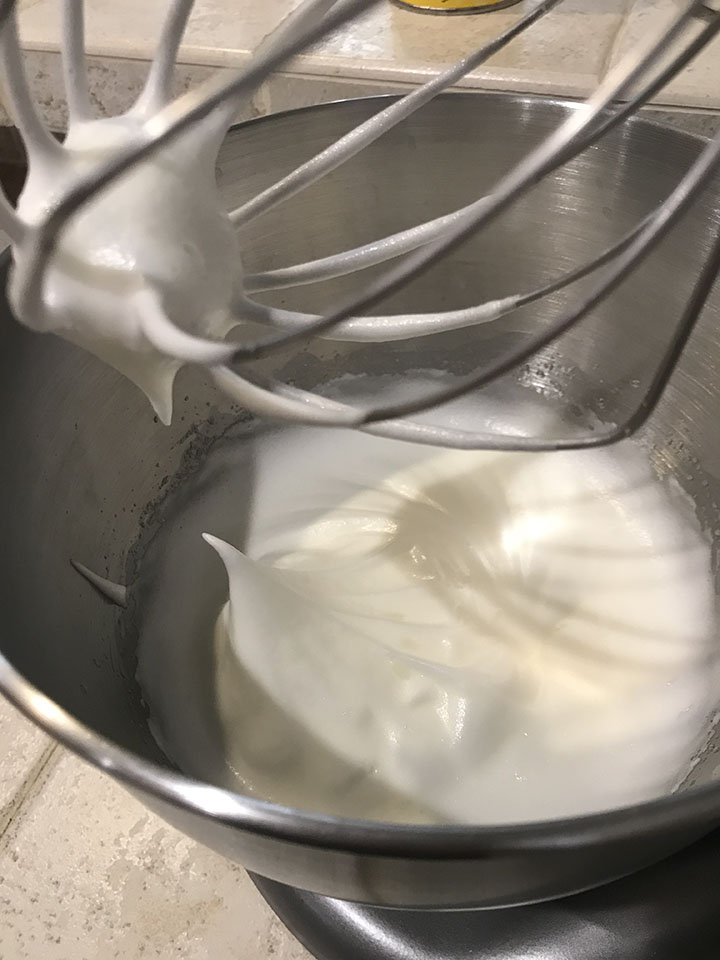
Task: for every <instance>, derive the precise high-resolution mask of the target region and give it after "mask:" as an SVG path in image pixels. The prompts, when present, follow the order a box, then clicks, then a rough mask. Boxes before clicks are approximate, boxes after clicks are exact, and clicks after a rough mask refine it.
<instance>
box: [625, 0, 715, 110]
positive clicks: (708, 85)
mask: <svg viewBox="0 0 720 960" xmlns="http://www.w3.org/2000/svg"><path fill="white" fill-rule="evenodd" d="M677 11H678V4H677V2H676V0H635V2H634V3H633V5H632V9H631V11H630V13H629V15H628V17H627V20H626V22H625V24H624V26H623V28H622V30H621V31H620V33H619V34H618V38H617V41H616V44H615V49H614V52H613V55H612V57H611V60H610V64H611V66H614V65H616V64H617V63H618V62H619V61H620V59H621V58H623V57H625V56H626V55H628V53H629V52H630V51H631V50H632V49H633V48H637V46H638V45H640V44H648V43H649V42H650V40H651V38H652V37H653V36H654V35H656V34H659V32H660V31H661V29H662V28H663V27H664V26H666V25H667V23H668V22H669V21H670V19H671V18H672V17H673V16H676V15H677ZM654 100H655V102H656V103H662V104H671V105H680V106H687V107H703V108H718V107H720V39H716V40H715V41H714V42H713V43H712V44H711V45H710V46H709V47H708V48H707V49H706V50H705V51H704V52H703V53H702V54H700V56H699V57H697V59H696V60H695V61H693V63H691V64H690V65H689V66H687V67H686V68H685V69H684V70H683V71H682V73H681V74H679V75H678V76H677V77H676V78H675V80H673V81H672V83H671V84H669V85H668V86H667V87H666V88H665V90H663V91H662V92H661V93H660V94H658V95H657V96H656V97H655V98H654Z"/></svg>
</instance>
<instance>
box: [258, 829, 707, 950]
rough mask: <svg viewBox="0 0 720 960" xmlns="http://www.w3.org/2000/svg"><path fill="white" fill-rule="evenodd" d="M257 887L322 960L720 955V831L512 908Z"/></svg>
mask: <svg viewBox="0 0 720 960" xmlns="http://www.w3.org/2000/svg"><path fill="white" fill-rule="evenodd" d="M253 880H254V882H255V884H256V886H257V887H258V889H259V890H260V892H261V893H262V895H263V897H264V898H265V899H266V900H267V902H268V903H269V904H270V906H271V907H272V909H273V910H274V911H275V912H276V913H277V915H278V916H279V917H280V919H281V920H282V921H283V922H284V923H285V924H286V926H287V927H288V928H289V929H290V930H291V931H292V932H293V933H294V934H295V936H296V937H297V938H298V939H299V940H300V941H301V942H302V943H303V944H304V945H305V946H306V947H307V949H308V950H309V951H310V953H312V954H313V955H314V956H315V957H317V958H318V960H718V957H720V831H718V832H716V833H713V834H712V835H711V836H710V837H707V838H705V839H704V840H702V841H700V842H699V843H696V844H694V845H693V846H692V847H689V848H688V849H687V850H684V851H683V852H682V853H679V854H677V855H675V856H674V857H671V858H670V859H668V860H665V861H664V862H663V863H661V864H658V865H657V866H654V867H651V868H649V869H647V870H644V871H642V872H641V873H638V874H635V875H634V876H632V877H627V878H626V879H624V880H618V881H617V882H615V883H612V884H609V885H608V886H605V887H601V888H599V889H597V890H592V891H590V892H588V893H583V894H580V895H578V896H575V897H569V898H567V899H565V900H556V901H553V902H551V903H544V904H538V905H536V906H530V907H516V908H513V909H509V910H474V911H467V910H464V911H459V912H454V913H450V912H430V911H421V910H387V909H382V908H378V907H366V906H360V905H358V904H353V903H344V902H343V901H340V900H331V899H329V898H327V897H321V896H318V895H316V894H312V893H305V892H303V891H301V890H296V889H294V888H293V887H287V886H284V885H282V884H279V883H275V882H273V881H271V880H265V879H263V878H262V877H253Z"/></svg>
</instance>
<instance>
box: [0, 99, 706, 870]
mask: <svg viewBox="0 0 720 960" xmlns="http://www.w3.org/2000/svg"><path fill="white" fill-rule="evenodd" d="M449 97H452V98H456V99H457V98H460V99H472V100H480V99H484V100H488V99H494V100H496V99H503V100H505V101H509V102H513V103H514V104H516V105H530V104H533V103H539V104H542V106H544V107H548V106H552V107H557V108H558V109H559V110H564V111H565V112H568V111H571V110H572V111H574V110H576V109H579V108H581V107H582V106H583V104H582V102H580V101H574V100H568V99H564V98H558V97H553V96H543V95H541V94H517V93H508V92H494V91H478V92H472V93H469V92H466V93H452V94H444V95H440V97H439V98H437V99H447V98H449ZM399 98H400V97H399V95H396V94H389V95H379V96H369V97H350V98H346V99H339V100H333V101H329V102H325V103H320V104H313V105H310V106H306V107H299V108H295V109H290V110H284V111H281V112H278V113H273V114H268V115H265V116H262V117H255V118H252V119H250V120H247V121H244V122H242V123H238V124H235V125H233V127H232V128H231V131H233V132H234V131H238V130H242V129H247V128H250V127H253V126H256V125H258V124H266V123H269V122H273V121H275V120H277V119H279V118H283V117H287V116H289V115H296V114H301V113H306V114H312V113H315V112H317V111H320V110H328V109H330V110H332V109H338V108H341V107H347V106H348V105H352V104H356V103H366V102H368V103H372V102H376V103H378V108H380V107H381V106H382V105H383V103H387V102H390V101H392V100H397V99H399ZM531 109H532V108H531ZM625 122H626V123H631V124H640V125H642V126H647V127H650V128H655V129H657V130H661V131H662V133H663V135H665V136H670V137H671V138H673V139H675V140H677V141H682V140H685V141H688V142H691V143H696V144H698V145H700V144H702V143H703V142H704V141H705V140H706V138H704V137H702V136H700V135H697V134H693V133H689V132H687V131H683V130H678V129H676V128H674V127H667V126H665V125H663V124H662V123H660V122H659V121H658V120H653V119H652V118H648V117H644V116H643V117H638V116H635V117H632V118H630V119H629V120H626V121H625ZM10 261H11V253H10V250H9V249H8V250H6V251H4V252H3V253H2V254H0V268H6V267H7V265H8V264H9V263H10ZM3 297H4V291H0V298H3ZM0 694H3V695H4V696H5V698H6V699H7V700H9V701H10V703H12V704H13V705H14V706H15V707H16V708H17V709H18V710H19V711H20V712H21V713H22V714H24V715H25V716H26V717H27V718H28V719H29V720H31V721H33V722H34V723H35V724H36V725H37V726H39V727H40V728H41V729H42V730H44V731H45V732H46V733H48V734H50V735H51V736H52V737H53V738H54V739H56V740H57V741H58V742H59V743H61V744H63V745H64V746H65V747H67V748H68V749H69V750H71V751H72V752H73V753H75V754H76V755H78V756H79V757H81V758H82V759H83V760H86V761H87V762H89V763H91V764H93V765H94V766H96V767H98V768H99V769H100V770H102V771H104V772H105V773H107V774H109V775H110V776H112V777H113V778H114V779H116V780H118V781H119V782H120V783H122V784H123V785H124V786H125V787H127V788H129V789H130V790H140V791H142V792H144V793H147V794H148V795H150V796H152V797H154V798H156V799H158V800H160V801H163V802H165V803H167V804H169V805H170V806H173V807H176V808H178V809H181V810H185V811H187V812H190V813H192V814H196V815H198V816H202V817H207V818H209V819H211V820H213V821H216V822H219V823H221V824H224V825H226V826H230V827H234V828H237V829H241V830H243V831H246V832H248V833H253V834H257V835H262V836H266V837H268V838H272V839H275V840H281V841H286V842H292V843H299V844H304V845H306V846H311V847H317V848H322V849H327V850H333V851H339V852H347V853H353V854H362V855H374V856H381V857H382V856H385V857H395V858H396V857H403V858H407V859H410V860H423V859H431V860H472V859H477V858H478V857H482V856H485V855H487V854H488V853H490V852H492V853H496V854H497V853H503V852H513V853H517V852H525V851H527V852H531V851H533V850H544V851H547V850H553V849H556V850H559V849H561V848H566V849H567V848H573V847H582V846H589V845H595V844H606V843H608V842H622V841H623V840H625V839H630V838H633V837H634V838H637V836H638V834H643V833H649V832H655V831H658V830H662V829H663V828H672V827H677V826H679V825H687V824H689V823H692V822H693V821H700V822H703V821H704V822H707V823H708V824H709V827H708V828H710V825H711V824H712V821H713V819H717V820H718V821H720V782H718V783H709V784H703V785H700V786H694V787H690V788H688V789H687V790H683V791H681V792H679V793H674V794H670V795H667V796H663V797H658V798H657V799H654V800H649V801H645V802H643V803H639V804H631V805H627V806H623V807H617V808H614V809H612V810H608V811H600V812H596V813H590V814H585V815H582V816H576V817H564V818H559V819H555V820H537V821H529V822H523V823H508V824H499V825H492V826H488V825H483V824H458V825H444V824H442V825H413V824H404V823H388V822H381V821H372V820H362V819H352V818H345V817H340V816H331V815H326V814H319V813H313V812H310V811H305V810H299V809H295V808H291V807H285V806H282V805H279V804H275V803H271V802H270V801H266V800H261V799H257V798H254V797H248V796H245V795H243V794H240V793H236V792H234V791H231V790H228V789H225V788H222V787H216V786H212V785H210V784H208V783H205V782H203V781H200V780H195V779H193V778H192V777H189V776H186V775H185V774H182V773H178V772H176V771H173V770H170V769H167V768H164V767H162V766H160V765H159V764H157V763H155V762H153V761H152V760H147V759H144V758H142V757H140V756H138V755H136V754H135V753H133V752H132V751H131V750H128V749H127V748H125V747H122V746H120V745H119V744H117V743H115V742H114V741H112V740H110V739H109V738H107V737H105V736H103V735H102V734H100V733H97V732H96V731H95V730H93V729H92V728H91V727H89V726H87V725H86V724H84V723H82V722H81V721H79V720H78V719H76V718H75V717H74V716H73V715H72V714H71V713H70V712H69V711H67V710H65V708H63V707H61V706H60V705H59V704H57V703H56V702H55V701H54V700H52V699H51V698H50V697H48V696H47V695H46V694H44V693H43V692H42V691H41V690H39V689H38V688H37V687H35V686H34V685H33V684H32V683H30V681H29V680H27V679H26V678H25V677H24V676H23V675H22V674H21V673H20V672H19V671H18V670H16V669H15V667H13V666H12V664H11V663H10V662H9V661H8V660H7V659H6V658H5V657H4V656H3V655H2V653H0Z"/></svg>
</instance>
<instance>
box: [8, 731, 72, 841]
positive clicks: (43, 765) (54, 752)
mask: <svg viewBox="0 0 720 960" xmlns="http://www.w3.org/2000/svg"><path fill="white" fill-rule="evenodd" d="M60 755H61V750H60V744H59V743H54V742H52V743H50V744H48V746H47V747H46V748H45V749H44V750H43V752H42V753H41V754H40V756H39V757H38V759H37V760H36V761H35V763H34V764H33V765H32V767H31V768H30V770H29V772H28V774H27V776H26V777H25V779H24V780H23V782H22V784H21V785H20V787H19V788H18V789H17V790H16V792H15V795H14V796H13V798H12V799H11V800H9V801H8V802H7V803H6V804H5V805H4V806H3V807H0V852H1V851H2V850H3V849H4V848H5V847H6V846H7V842H8V840H9V839H10V835H11V833H12V827H13V825H16V822H17V820H18V819H19V818H20V817H22V813H23V808H24V807H26V806H28V805H29V804H30V803H31V802H32V801H33V800H34V799H35V798H36V797H37V796H38V795H39V794H40V793H41V792H42V788H43V787H44V785H45V781H46V779H47V773H49V768H51V767H52V766H53V765H54V761H55V760H56V759H58V758H59V756H60Z"/></svg>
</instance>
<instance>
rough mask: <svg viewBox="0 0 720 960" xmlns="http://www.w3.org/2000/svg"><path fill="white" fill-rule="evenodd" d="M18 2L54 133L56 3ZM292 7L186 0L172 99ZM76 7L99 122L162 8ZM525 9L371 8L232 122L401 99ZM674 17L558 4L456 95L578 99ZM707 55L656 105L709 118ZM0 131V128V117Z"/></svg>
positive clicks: (650, 3)
mask: <svg viewBox="0 0 720 960" xmlns="http://www.w3.org/2000/svg"><path fill="white" fill-rule="evenodd" d="M19 2H20V29H21V36H22V41H23V45H24V47H25V49H26V51H27V65H28V71H29V75H30V78H31V81H32V84H33V87H34V89H35V91H36V94H37V96H38V100H39V102H40V104H41V106H42V109H43V111H44V113H45V116H46V118H47V120H48V122H49V123H50V124H51V125H52V126H53V127H54V128H56V129H62V128H63V126H64V123H65V116H66V114H65V105H64V101H63V97H62V82H61V78H60V65H59V55H58V37H59V34H60V24H59V20H60V7H61V4H60V2H59V0H19ZM299 2H300V0H261V2H251V0H240V2H238V0H196V3H195V8H194V12H193V17H192V19H191V21H190V24H189V27H188V30H187V32H186V37H185V41H184V43H183V46H182V49H181V51H180V56H179V69H178V71H177V83H178V87H179V89H183V88H186V87H187V86H189V85H191V84H193V83H195V82H197V81H198V80H200V79H202V78H204V77H206V76H207V75H209V73H210V72H211V71H212V70H213V69H214V68H216V67H232V66H239V65H241V64H243V63H246V62H247V60H248V58H249V56H250V55H251V52H252V50H253V49H254V48H255V47H256V46H257V45H258V43H259V42H260V41H261V40H262V39H263V38H264V37H266V36H267V35H268V34H269V33H270V32H272V30H274V29H275V28H276V27H277V26H278V25H279V24H280V23H281V22H282V20H283V18H284V17H286V16H287V15H288V13H289V12H290V11H291V10H292V9H293V8H294V7H295V6H297V4H298V3H299ZM85 6H86V11H87V13H86V21H87V46H88V51H89V54H90V56H89V60H88V71H89V76H90V84H91V91H92V97H93V101H94V103H95V105H96V107H97V109H98V111H99V112H100V113H112V112H117V111H118V110H120V109H122V108H124V107H126V106H128V105H129V104H130V103H131V102H132V99H133V98H134V96H135V95H136V94H137V93H138V92H139V90H140V87H141V84H142V81H143V78H144V76H145V73H146V69H147V62H148V59H149V58H150V57H151V56H152V52H153V45H154V39H155V38H156V37H157V35H158V31H159V28H160V24H161V22H162V18H163V12H164V10H165V7H166V4H165V2H164V0H153V2H149V0H124V2H123V3H122V4H117V3H114V2H110V0H86V4H85ZM531 6H532V4H531V3H529V2H521V3H519V4H517V5H516V6H513V7H511V8H509V9H506V10H503V11H497V12H494V13H491V14H488V15H483V16H464V17H429V16H424V15H422V14H418V13H415V12H413V11H410V10H405V9H400V8H399V7H396V6H394V5H392V4H391V3H389V2H387V0H381V2H380V3H378V4H377V5H376V6H375V7H374V8H373V9H371V10H370V11H369V12H367V13H366V14H365V15H363V16H361V17H360V18H358V19H357V20H356V21H355V22H354V23H353V24H352V25H349V26H346V27H345V28H343V29H342V30H340V31H338V32H337V33H336V34H334V35H333V36H331V37H329V38H327V39H326V40H325V41H323V42H322V43H320V44H319V45H318V46H317V47H316V48H315V49H314V50H312V51H310V52H309V53H307V54H305V55H303V56H301V57H297V58H296V59H295V60H293V61H292V62H290V63H289V64H288V65H287V67H286V69H285V71H284V72H283V73H280V74H278V75H275V76H274V77H273V78H271V79H270V80H268V81H267V82H266V83H265V84H263V86H262V87H261V88H260V89H259V90H258V91H256V93H255V95H254V96H253V97H252V98H249V99H248V101H247V102H246V103H244V104H242V105H240V106H241V111H240V116H241V117H244V116H248V117H249V116H257V115H259V114H263V113H268V112H272V111H277V110H281V109H285V108H287V107H289V106H298V105H304V104H308V103H317V102H320V101H322V100H327V99H335V98H338V97H345V96H359V95H363V94H373V93H378V92H388V91H390V92H392V91H396V90H398V89H403V87H404V86H406V85H407V84H408V83H414V82H416V81H418V80H421V79H423V78H425V77H428V76H430V75H432V74H433V73H434V72H436V71H437V70H438V69H440V68H442V67H443V66H446V65H448V64H450V63H451V62H453V61H455V60H457V59H459V58H460V57H462V56H463V55H464V54H466V53H468V52H469V51H471V50H472V49H474V48H476V47H478V46H481V45H482V44H483V43H484V42H486V41H487V40H488V39H490V38H491V37H492V36H495V35H496V34H497V33H498V32H499V31H501V30H502V29H504V28H506V27H507V26H509V25H510V24H512V23H514V22H515V21H516V20H517V19H518V18H519V17H520V16H522V15H523V13H525V12H527V10H529V9H530V8H531ZM676 9H677V4H676V0H602V2H598V0H565V2H564V3H562V4H561V5H560V6H559V7H558V8H557V10H555V11H553V12H552V13H551V14H550V15H549V16H547V17H546V18H544V19H543V20H542V21H541V22H539V23H538V24H536V25H535V26H534V27H532V28H531V29H530V30H528V31H527V32H526V33H525V34H523V35H522V36H521V37H520V38H518V39H516V40H515V41H514V42H513V43H512V44H511V45H510V46H509V47H507V48H506V49H505V50H503V51H501V52H500V53H499V54H498V55H496V56H495V57H493V58H492V59H491V60H490V61H489V62H488V63H487V64H486V65H484V66H483V67H481V68H480V69H478V70H476V71H474V72H473V73H471V74H470V75H469V76H468V77H467V78H466V79H465V80H464V81H463V83H462V86H463V87H466V88H474V89H492V90H514V91H521V92H527V93H551V94H555V95H559V96H575V97H579V96H584V95H587V94H588V93H589V92H590V91H591V90H592V89H593V88H594V87H595V86H596V85H597V83H598V82H599V81H600V80H601V79H602V77H603V76H605V74H606V73H607V71H608V70H609V69H610V68H611V67H612V66H613V65H614V64H616V63H617V61H618V59H619V58H620V57H622V56H623V54H624V53H626V52H627V51H628V49H630V48H631V47H632V45H633V44H635V43H636V42H647V38H648V37H649V36H650V35H651V34H652V32H653V31H654V30H659V29H660V27H661V26H662V24H663V23H664V22H665V21H666V20H667V19H668V18H669V17H670V16H671V15H672V12H673V11H674V10H676ZM718 43H720V41H718ZM719 49H720V47H718V46H714V47H713V48H711V49H709V50H706V51H705V52H704V54H703V55H701V56H700V57H699V58H698V59H697V61H696V62H695V63H694V65H692V66H691V67H690V68H688V69H687V70H685V71H684V73H683V74H682V76H681V77H679V78H677V79H676V80H675V81H674V82H673V83H672V84H671V85H670V86H669V87H668V88H667V89H666V90H665V91H663V92H662V93H661V94H660V95H659V97H658V98H657V102H659V103H662V104H665V105H673V106H683V107H692V108H694V109H699V110H712V111H714V110H720V57H719V56H718V55H717V54H718V50H719ZM288 80H291V81H292V82H291V83H289V82H288ZM0 112H1V111H0ZM1 120H2V117H0V121H1ZM4 121H5V122H6V123H7V122H8V119H7V116H5V117H4Z"/></svg>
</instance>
